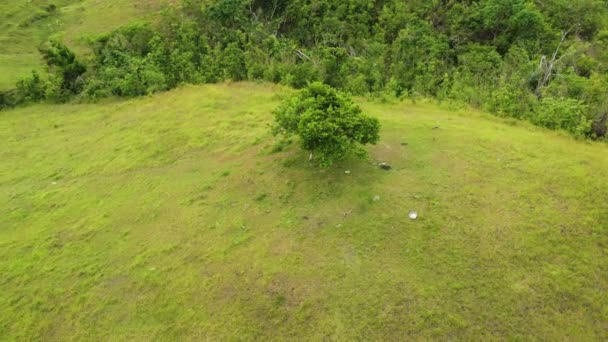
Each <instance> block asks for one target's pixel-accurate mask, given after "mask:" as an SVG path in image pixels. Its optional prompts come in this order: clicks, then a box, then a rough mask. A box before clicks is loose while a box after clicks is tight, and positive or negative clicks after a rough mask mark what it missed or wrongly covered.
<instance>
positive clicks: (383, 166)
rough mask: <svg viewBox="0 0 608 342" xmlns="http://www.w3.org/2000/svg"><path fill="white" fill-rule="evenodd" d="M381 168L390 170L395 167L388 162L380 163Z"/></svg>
mask: <svg viewBox="0 0 608 342" xmlns="http://www.w3.org/2000/svg"><path fill="white" fill-rule="evenodd" d="M380 168H381V169H382V170H384V171H390V170H391V169H392V168H393V167H392V166H390V165H388V164H387V163H380Z"/></svg>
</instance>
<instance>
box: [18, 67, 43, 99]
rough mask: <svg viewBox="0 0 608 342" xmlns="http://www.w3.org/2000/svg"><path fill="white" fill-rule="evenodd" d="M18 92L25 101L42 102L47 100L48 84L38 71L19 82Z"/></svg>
mask: <svg viewBox="0 0 608 342" xmlns="http://www.w3.org/2000/svg"><path fill="white" fill-rule="evenodd" d="M17 91H18V92H19V95H20V96H21V98H22V99H23V101H26V102H27V101H40V100H43V99H44V98H45V92H46V84H45V82H44V81H43V80H42V79H41V78H40V75H39V74H38V72H36V71H32V74H31V75H30V76H28V77H25V78H23V79H21V80H19V82H17Z"/></svg>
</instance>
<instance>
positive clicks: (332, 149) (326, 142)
mask: <svg viewBox="0 0 608 342" xmlns="http://www.w3.org/2000/svg"><path fill="white" fill-rule="evenodd" d="M274 115H275V121H276V122H275V125H274V127H273V133H274V134H275V135H279V134H281V135H284V136H285V137H289V136H291V135H294V134H295V135H298V136H300V140H301V144H302V148H304V149H305V150H307V151H309V152H310V158H309V159H312V158H313V156H315V157H318V161H319V164H320V165H321V166H329V165H331V164H332V163H333V162H334V161H338V160H343V159H345V158H346V157H348V156H350V155H356V156H358V157H361V158H363V157H365V156H366V152H365V150H364V149H363V145H365V144H375V143H376V142H378V139H379V138H380V136H379V134H378V133H379V131H380V123H379V122H378V119H376V118H372V117H369V116H367V115H364V114H362V112H361V109H360V108H359V107H358V106H357V105H356V104H355V103H353V101H352V100H351V99H350V98H349V97H348V96H347V95H345V94H343V93H340V92H338V91H337V90H335V89H333V88H331V87H330V86H328V85H325V84H322V83H319V82H316V83H312V84H310V85H308V87H306V88H305V89H303V90H301V91H300V92H299V93H298V94H297V95H295V96H293V97H291V98H289V99H287V100H286V101H285V102H284V103H283V104H282V105H281V106H280V107H279V108H277V109H276V110H275V111H274Z"/></svg>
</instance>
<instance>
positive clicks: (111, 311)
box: [0, 83, 608, 341]
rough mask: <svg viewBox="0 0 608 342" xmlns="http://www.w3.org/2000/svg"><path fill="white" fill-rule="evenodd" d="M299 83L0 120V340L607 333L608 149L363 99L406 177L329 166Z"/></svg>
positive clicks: (578, 336)
mask: <svg viewBox="0 0 608 342" xmlns="http://www.w3.org/2000/svg"><path fill="white" fill-rule="evenodd" d="M287 92H288V91H287V90H285V89H282V88H278V87H276V86H270V85H254V84H246V83H241V84H225V85H208V86H196V87H195V86H189V87H184V88H181V89H177V90H174V91H171V92H168V93H164V94H160V95H155V96H151V97H144V98H139V99H133V100H127V101H107V102H103V103H100V104H67V105H55V106H51V105H35V106H31V107H26V108H20V109H15V110H11V111H5V112H1V113H0V141H2V142H3V147H2V149H0V274H1V275H2V276H1V277H0V288H1V289H2V291H0V339H7V340H30V339H33V340H43V341H52V340H62V341H63V340H91V341H99V340H151V339H158V340H193V341H200V340H226V339H228V340H236V339H242V340H252V339H258V340H276V339H279V340H283V339H293V340H321V339H332V340H354V339H360V340H410V339H421V340H428V339H439V340H447V339H460V340H497V339H501V340H502V339H505V340H584V341H590V340H598V341H600V340H606V339H608V330H607V329H608V297H607V296H606V293H607V291H608V226H607V225H608V223H607V222H608V209H607V203H608V187H607V182H608V153H607V152H608V148H607V147H606V146H605V145H603V144H594V143H588V142H578V141H574V140H572V139H571V138H568V137H566V136H564V135H560V134H558V133H554V132H548V131H544V130H541V129H538V128H533V127H530V126H528V125H526V124H522V123H515V124H514V123H510V124H509V123H508V122H503V121H501V120H499V119H496V118H493V117H491V116H489V115H485V114H483V113H475V112H469V113H465V112H451V111H447V110H444V109H441V108H439V107H437V106H434V105H431V104H418V105H411V104H406V103H399V104H382V103H377V102H366V101H363V100H360V101H359V103H360V104H361V105H362V107H363V108H364V109H365V110H366V111H367V112H369V113H370V114H371V115H373V116H376V117H378V118H379V119H380V120H381V122H382V124H383V129H382V132H381V133H382V140H381V142H380V143H379V144H378V145H377V146H374V147H371V148H370V155H371V157H372V158H373V159H374V160H376V161H383V162H387V163H390V164H391V165H392V166H393V167H394V169H393V171H390V172H385V171H382V170H380V169H379V168H377V167H376V166H374V165H372V164H371V163H370V162H366V161H354V160H353V161H349V162H347V163H344V164H341V165H336V166H335V167H333V168H331V169H328V170H319V169H317V168H315V167H313V166H310V165H309V164H308V162H307V158H308V155H307V154H306V153H304V152H301V151H300V150H299V149H298V148H297V146H296V145H295V144H294V145H291V146H287V147H286V148H284V149H283V151H282V152H277V153H271V151H272V150H273V147H274V141H273V138H272V137H271V136H270V135H269V133H268V124H269V123H270V122H271V114H270V112H271V110H272V109H273V108H274V107H275V106H276V105H277V104H278V101H279V100H280V98H281V97H282V96H283V95H285V94H286V93H287ZM436 126H439V128H438V129H434V127H436ZM406 144H407V145H406ZM346 170H348V171H351V173H350V174H345V171H346ZM374 196H380V198H381V199H380V201H377V202H375V201H373V200H372V198H373V197H374ZM410 210H417V211H418V212H419V213H420V219H419V220H417V221H411V220H409V219H408V218H407V213H408V212H409V211H410Z"/></svg>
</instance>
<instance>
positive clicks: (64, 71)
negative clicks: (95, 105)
mask: <svg viewBox="0 0 608 342" xmlns="http://www.w3.org/2000/svg"><path fill="white" fill-rule="evenodd" d="M40 52H41V53H42V57H43V58H44V60H45V62H46V64H47V66H48V68H49V72H50V73H52V74H54V75H55V76H56V77H57V78H58V84H59V87H58V94H56V95H57V96H59V97H60V98H65V97H68V96H70V95H75V94H78V93H80V92H81V91H82V89H83V85H84V80H83V75H84V73H85V72H86V71H87V68H86V67H85V66H84V64H82V63H81V62H80V61H78V59H76V55H75V54H74V53H73V52H72V51H71V50H70V49H68V47H67V46H65V45H63V44H61V43H59V42H57V41H51V42H50V44H49V45H48V46H45V47H43V48H41V49H40Z"/></svg>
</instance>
